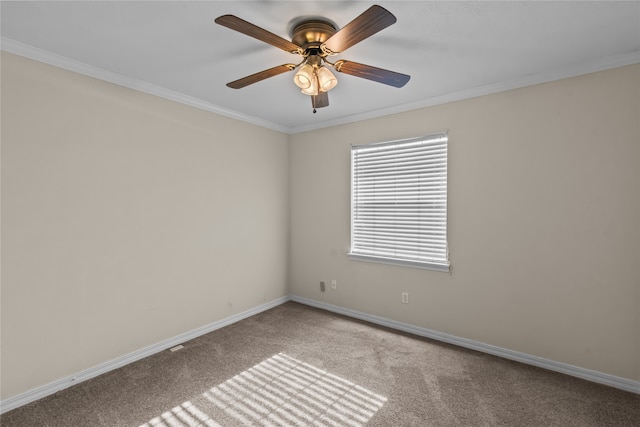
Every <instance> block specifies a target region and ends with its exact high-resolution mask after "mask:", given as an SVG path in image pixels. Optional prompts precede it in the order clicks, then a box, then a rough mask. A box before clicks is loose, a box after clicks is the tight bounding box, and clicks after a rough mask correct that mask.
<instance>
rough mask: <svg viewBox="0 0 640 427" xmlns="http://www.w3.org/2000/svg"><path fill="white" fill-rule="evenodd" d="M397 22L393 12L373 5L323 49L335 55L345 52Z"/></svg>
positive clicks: (339, 31) (335, 35)
mask: <svg viewBox="0 0 640 427" xmlns="http://www.w3.org/2000/svg"><path fill="white" fill-rule="evenodd" d="M395 22H396V17H395V16H393V14H392V13H391V12H389V11H388V10H387V9H385V8H383V7H380V6H378V5H373V6H371V7H370V8H369V9H367V10H365V11H364V12H363V13H362V14H361V15H360V16H358V17H357V18H355V19H354V20H353V21H351V22H349V23H348V24H347V25H345V26H344V27H342V28H341V29H340V30H338V32H337V33H335V34H334V35H333V36H331V37H330V38H329V39H328V40H327V41H326V42H324V44H323V48H325V49H328V50H329V51H331V52H333V53H338V52H343V51H345V50H346V49H348V48H350V47H351V46H353V45H354V44H356V43H358V42H361V41H362V40H364V39H366V38H367V37H371V36H372V35H374V34H375V33H377V32H378V31H381V30H384V29H385V28H387V27H388V26H389V25H392V24H394V23H395Z"/></svg>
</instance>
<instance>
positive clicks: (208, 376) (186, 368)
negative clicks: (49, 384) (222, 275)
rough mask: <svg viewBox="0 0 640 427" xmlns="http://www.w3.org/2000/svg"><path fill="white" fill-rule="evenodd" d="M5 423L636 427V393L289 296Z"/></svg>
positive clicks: (639, 408) (639, 416) (6, 426)
mask: <svg viewBox="0 0 640 427" xmlns="http://www.w3.org/2000/svg"><path fill="white" fill-rule="evenodd" d="M184 346H185V348H184V349H182V350H179V351H177V352H173V353H172V352H169V351H165V352H162V353H159V354H156V355H154V356H152V357H149V358H146V359H144V360H141V361H139V362H136V363H133V364H131V365H128V366H125V367H123V368H121V369H118V370H115V371H112V372H109V373H107V374H105V375H102V376H100V377H97V378H94V379H92V380H89V381H86V382H84V383H81V384H78V385H76V386H74V387H71V388H69V389H66V390H63V391H61V392H58V393H56V394H55V395H52V396H49V397H47V398H44V399H42V400H39V401H37V402H34V403H32V404H29V405H25V406H23V407H21V408H18V409H15V410H13V411H10V412H8V413H6V414H4V415H2V417H1V418H0V424H1V425H2V426H3V427H10V426H16V427H17V426H29V427H32V426H65V427H71V426H92V427H93V426H143V427H151V426H162V427H182V426H242V425H257V426H262V425H264V426H298V425H317V426H364V425H366V426H384V427H390V426H498V425H500V426H581V427H583V426H639V425H640V396H638V395H635V394H632V393H627V392H624V391H620V390H616V389H613V388H610V387H606V386H602V385H598V384H593V383H590V382H587V381H583V380H580V379H576V378H572V377H568V376H565V375H562V374H558V373H554V372H549V371H546V370H543V369H539V368H535V367H531V366H527V365H523V364H520V363H516V362H512V361H508V360H504V359H501V358H498V357H494V356H490V355H486V354H483V353H478V352H475V351H472V350H466V349H461V348H458V347H455V346H452V345H448V344H442V343H439V342H436V341H432V340H428V339H424V338H420V337H415V336H411V335H409V334H404V333H398V332H396V331H392V330H389V329H386V328H383V327H379V326H375V325H371V324H367V323H365V322H361V321H358V320H353V319H349V318H345V317H343V316H340V315H336V314H333V313H328V312H325V311H322V310H318V309H314V308H310V307H306V306H303V305H300V304H297V303H293V302H289V303H286V304H283V305H281V306H278V307H276V308H273V309H271V310H269V311H266V312H264V313H261V314H258V315H256V316H253V317H251V318H249V319H245V320H243V321H240V322H238V323H235V324H233V325H230V326H227V327H225V328H222V329H219V330H217V331H214V332H212V333H210V334H207V335H204V336H202V337H200V338H197V339H195V340H192V341H189V342H187V343H185V344H184Z"/></svg>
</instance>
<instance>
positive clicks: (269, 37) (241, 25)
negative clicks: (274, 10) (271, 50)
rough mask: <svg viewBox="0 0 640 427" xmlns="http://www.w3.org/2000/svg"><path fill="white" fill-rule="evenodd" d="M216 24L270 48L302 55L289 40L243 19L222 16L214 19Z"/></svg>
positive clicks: (300, 50)
mask: <svg viewBox="0 0 640 427" xmlns="http://www.w3.org/2000/svg"><path fill="white" fill-rule="evenodd" d="M215 23H216V24H220V25H222V26H224V27H227V28H230V29H232V30H235V31H238V32H240V33H242V34H246V35H247V36H249V37H253V38H254V39H258V40H260V41H263V42H265V43H269V44H270V45H271V46H275V47H277V48H279V49H282V50H284V51H287V52H291V53H302V49H301V48H300V46H298V45H297V44H295V43H291V42H290V41H289V40H286V39H283V38H282V37H280V36H278V35H276V34H273V33H272V32H270V31H267V30H265V29H263V28H260V27H258V26H257V25H254V24H252V23H250V22H247V21H245V20H244V19H241V18H238V17H237V16H234V15H222V16H219V17H217V18H216V19H215Z"/></svg>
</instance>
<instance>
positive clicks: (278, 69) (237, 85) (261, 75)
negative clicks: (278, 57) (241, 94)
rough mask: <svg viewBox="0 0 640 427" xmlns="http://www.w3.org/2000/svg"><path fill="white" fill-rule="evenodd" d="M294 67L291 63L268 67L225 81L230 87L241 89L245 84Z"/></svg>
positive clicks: (247, 84)
mask: <svg viewBox="0 0 640 427" xmlns="http://www.w3.org/2000/svg"><path fill="white" fill-rule="evenodd" d="M294 68H296V66H295V65H293V64H284V65H278V66H277V67H273V68H269V69H268V70H264V71H260V72H258V73H255V74H251V75H250V76H247V77H243V78H241V79H238V80H234V81H232V82H230V83H227V86H229V87H230V88H232V89H242V88H243V87H245V86H249V85H251V84H254V83H258V82H259V81H261V80H264V79H268V78H269V77H273V76H277V75H278V74H282V73H286V72H287V71H291V70H293V69H294Z"/></svg>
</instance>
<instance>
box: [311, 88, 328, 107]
mask: <svg viewBox="0 0 640 427" xmlns="http://www.w3.org/2000/svg"><path fill="white" fill-rule="evenodd" d="M311 106H312V107H313V108H314V109H315V108H322V107H328V106H329V92H318V94H317V95H311Z"/></svg>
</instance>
